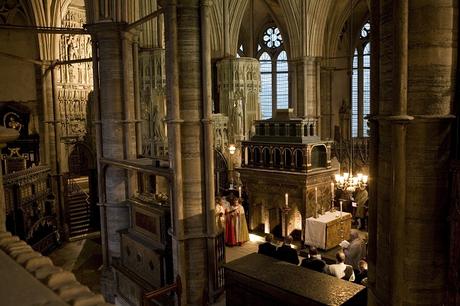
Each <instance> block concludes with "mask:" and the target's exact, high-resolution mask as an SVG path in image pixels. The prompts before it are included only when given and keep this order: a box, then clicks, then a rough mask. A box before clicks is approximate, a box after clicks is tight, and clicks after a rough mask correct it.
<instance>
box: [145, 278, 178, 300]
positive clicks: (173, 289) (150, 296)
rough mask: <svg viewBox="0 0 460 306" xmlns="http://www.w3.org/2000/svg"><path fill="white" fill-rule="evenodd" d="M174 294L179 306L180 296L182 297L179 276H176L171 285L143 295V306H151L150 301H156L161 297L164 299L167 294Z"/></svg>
mask: <svg viewBox="0 0 460 306" xmlns="http://www.w3.org/2000/svg"><path fill="white" fill-rule="evenodd" d="M172 293H175V294H176V297H177V305H181V296H182V282H181V279H180V276H179V275H177V276H176V281H175V282H174V283H172V284H171V285H167V286H165V287H162V288H159V289H155V290H152V291H149V292H145V293H144V302H143V303H144V306H149V305H151V301H152V300H157V299H160V298H162V297H165V296H166V295H168V294H172Z"/></svg>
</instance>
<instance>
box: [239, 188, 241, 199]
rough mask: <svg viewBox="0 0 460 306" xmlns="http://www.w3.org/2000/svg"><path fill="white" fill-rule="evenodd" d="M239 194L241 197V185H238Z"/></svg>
mask: <svg viewBox="0 0 460 306" xmlns="http://www.w3.org/2000/svg"><path fill="white" fill-rule="evenodd" d="M238 195H239V197H240V198H241V186H240V187H238Z"/></svg>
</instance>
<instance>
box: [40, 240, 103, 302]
mask: <svg viewBox="0 0 460 306" xmlns="http://www.w3.org/2000/svg"><path fill="white" fill-rule="evenodd" d="M48 256H49V257H50V258H51V260H52V261H53V263H54V264H55V265H56V266H60V267H62V268H63V269H64V270H68V271H71V272H73V273H74V274H75V277H76V278H77V280H78V281H79V282H80V283H82V284H83V285H85V286H88V287H89V289H91V290H92V291H93V292H94V293H100V292H101V285H100V281H99V280H100V278H101V268H102V253H101V242H100V239H99V237H96V238H92V239H85V240H79V241H74V242H67V243H65V244H63V245H62V246H61V247H60V248H58V249H56V250H54V251H53V252H52V253H51V254H49V255H48Z"/></svg>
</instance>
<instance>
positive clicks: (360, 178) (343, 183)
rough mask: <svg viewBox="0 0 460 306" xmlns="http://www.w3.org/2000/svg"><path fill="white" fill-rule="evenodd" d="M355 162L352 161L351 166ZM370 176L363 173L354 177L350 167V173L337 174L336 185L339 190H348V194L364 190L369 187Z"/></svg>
mask: <svg viewBox="0 0 460 306" xmlns="http://www.w3.org/2000/svg"><path fill="white" fill-rule="evenodd" d="M352 162H353V161H352V160H351V161H350V164H351V163H352ZM367 180H368V176H367V175H363V174H362V173H358V174H357V175H356V176H353V174H352V172H351V166H350V173H348V172H347V173H344V174H343V175H340V174H336V175H335V185H336V186H337V188H339V189H342V190H346V191H348V192H355V190H356V189H364V188H366V186H367Z"/></svg>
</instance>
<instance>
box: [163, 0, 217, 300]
mask: <svg viewBox="0 0 460 306" xmlns="http://www.w3.org/2000/svg"><path fill="white" fill-rule="evenodd" d="M201 2H204V3H201ZM202 5H205V6H207V5H208V4H207V1H199V0H177V1H174V0H172V1H168V3H167V6H166V11H165V29H166V63H167V67H166V69H167V75H166V76H167V97H168V102H167V103H168V116H169V117H168V140H169V154H170V156H169V157H170V161H171V165H172V169H173V171H174V175H173V185H172V194H173V197H172V205H173V220H172V221H173V233H172V239H173V257H174V258H173V260H174V268H175V273H177V274H179V275H180V276H181V279H182V287H183V300H182V301H183V304H184V305H201V304H202V299H203V294H204V292H205V290H206V289H205V288H207V287H208V280H209V274H208V272H209V265H210V263H209V262H208V260H209V257H208V238H209V234H210V233H207V231H208V229H207V227H208V226H207V224H209V223H208V222H207V218H206V216H207V215H208V216H209V214H208V213H209V212H208V210H209V209H212V206H213V205H212V204H213V203H212V200H211V199H210V198H209V197H207V196H206V195H208V194H209V190H208V188H212V187H211V186H207V184H206V181H205V177H206V175H205V173H206V172H207V170H209V168H208V167H207V166H206V165H205V163H211V165H212V163H213V161H212V158H211V160H210V159H209V157H208V159H206V160H205V159H203V156H205V150H207V149H206V148H205V145H206V137H205V133H206V126H207V125H208V124H209V119H210V118H209V117H208V116H209V115H210V114H209V109H208V108H207V107H205V106H206V105H205V104H204V103H206V101H207V102H210V97H209V91H208V90H207V88H204V86H203V84H207V86H210V85H211V84H210V82H209V80H207V77H209V76H210V74H209V69H207V68H209V67H207V65H210V64H211V63H210V61H209V63H205V62H204V61H206V60H207V59H208V58H209V57H208V56H204V55H203V52H209V50H203V48H202V46H203V45H204V46H208V47H209V44H206V43H205V42H203V41H202V39H204V37H203V35H206V33H207V31H203V32H202V28H201V26H202V25H201V24H200V21H201V13H203V14H205V13H206V9H203V11H201V10H202V8H201V6H202ZM203 74H204V77H203ZM208 74H209V75H208ZM208 141H209V139H208ZM207 145H209V143H208V144H207ZM208 153H209V152H208ZM208 166H209V165H208ZM211 169H212V167H211ZM209 183H210V181H208V184H209ZM211 190H213V189H211Z"/></svg>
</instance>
